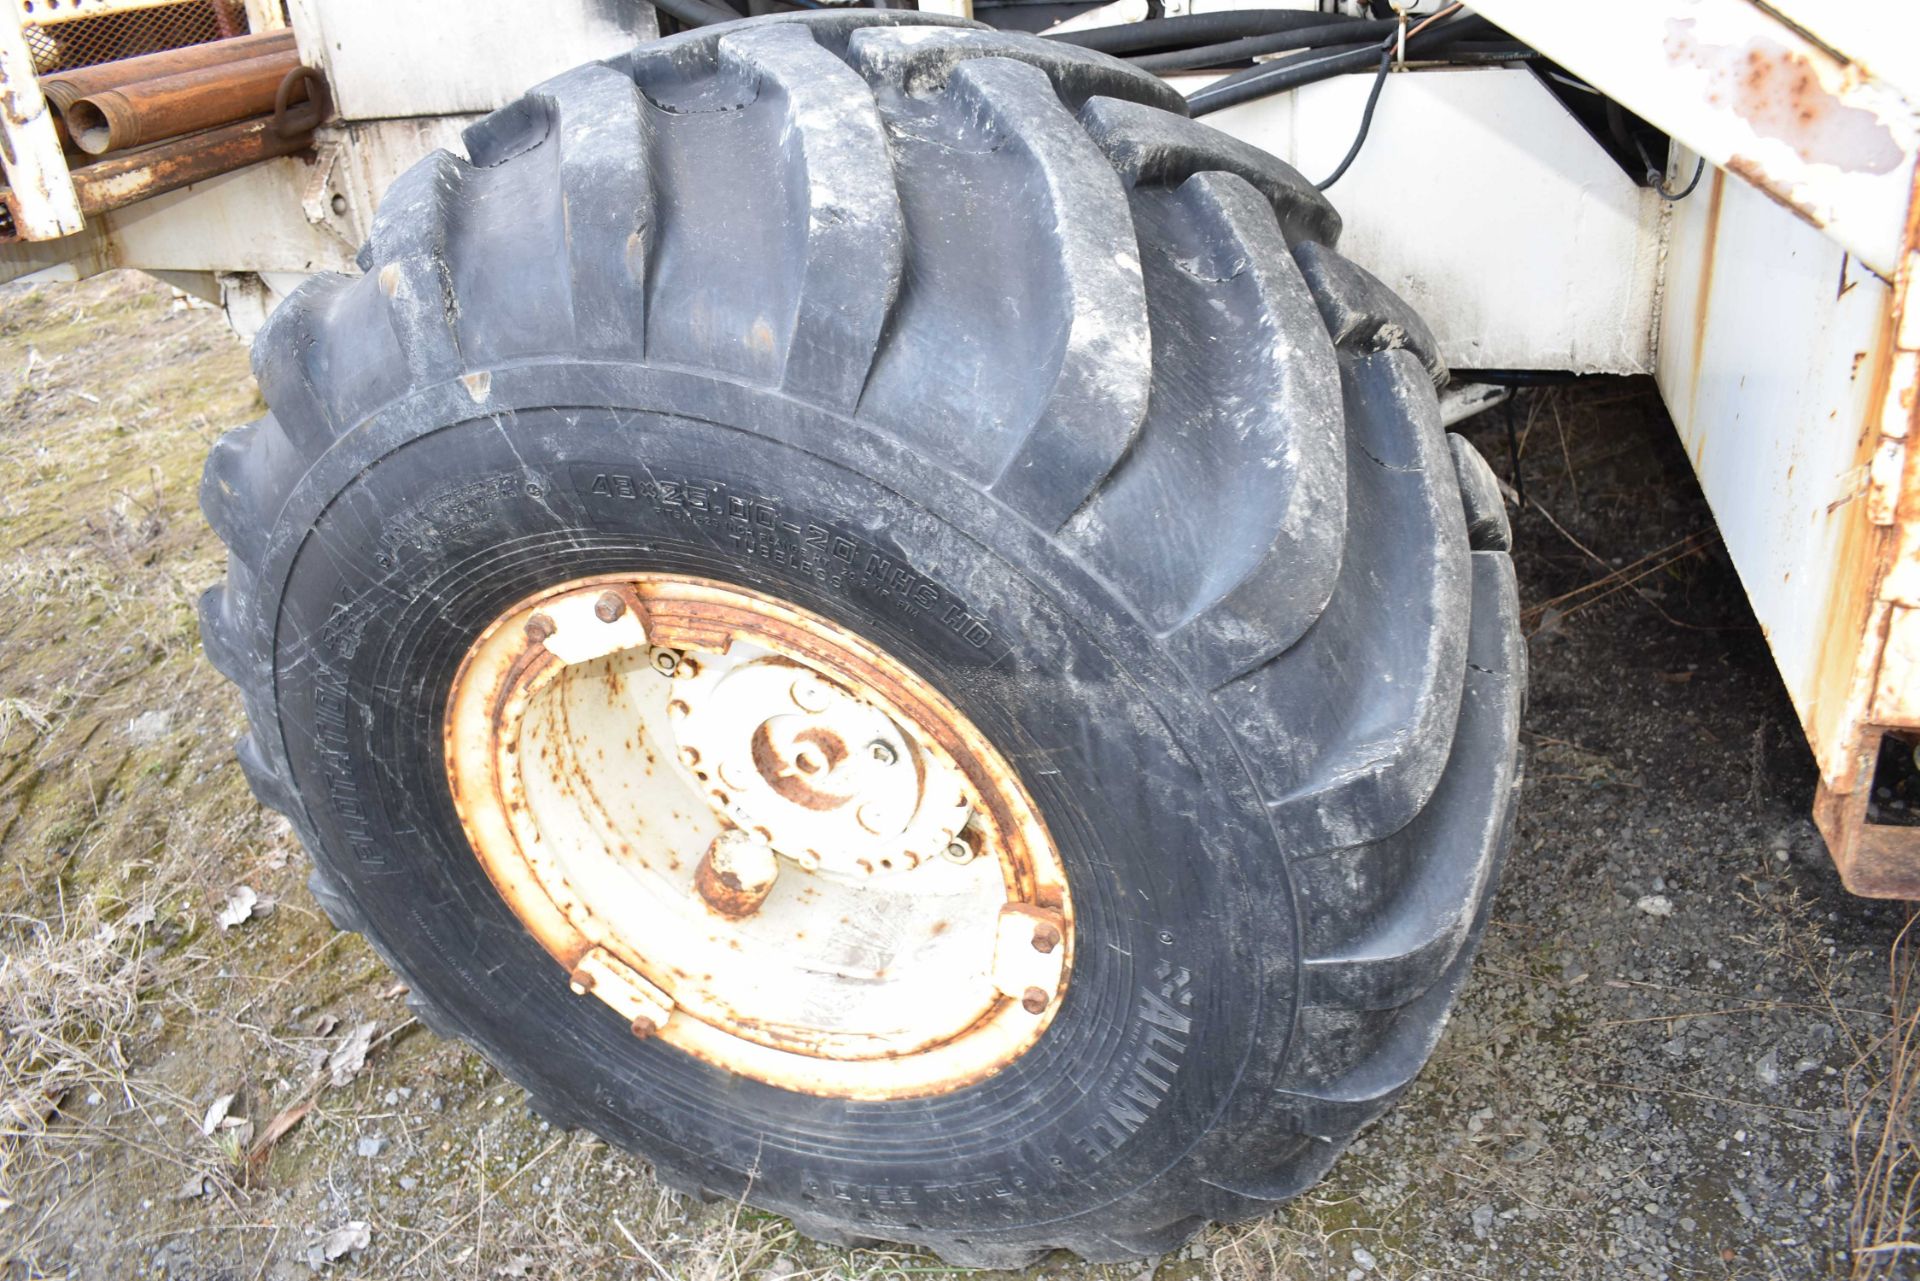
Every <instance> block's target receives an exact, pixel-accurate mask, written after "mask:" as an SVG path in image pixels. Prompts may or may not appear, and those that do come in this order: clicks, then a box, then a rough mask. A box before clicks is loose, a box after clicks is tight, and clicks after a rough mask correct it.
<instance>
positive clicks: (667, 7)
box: [653, 0, 740, 27]
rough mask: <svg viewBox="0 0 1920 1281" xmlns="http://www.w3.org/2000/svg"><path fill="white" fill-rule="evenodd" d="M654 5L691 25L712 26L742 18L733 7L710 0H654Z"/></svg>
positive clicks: (668, 14)
mask: <svg viewBox="0 0 1920 1281" xmlns="http://www.w3.org/2000/svg"><path fill="white" fill-rule="evenodd" d="M653 7H654V8H656V9H658V10H660V12H662V13H664V14H666V15H667V16H668V17H669V18H672V19H674V20H675V21H677V22H680V23H683V24H684V25H686V26H689V27H710V26H712V25H713V24H714V23H716V22H738V21H739V20H740V15H739V14H738V13H736V12H734V11H733V10H732V9H729V8H727V7H726V6H725V5H720V4H713V3H709V0H653Z"/></svg>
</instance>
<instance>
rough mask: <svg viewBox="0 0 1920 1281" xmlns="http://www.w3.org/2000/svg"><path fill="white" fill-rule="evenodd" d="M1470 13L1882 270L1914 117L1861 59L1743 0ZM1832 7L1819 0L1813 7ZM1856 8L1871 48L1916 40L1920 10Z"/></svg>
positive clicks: (1898, 210) (1910, 153)
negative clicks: (1868, 21)
mask: <svg viewBox="0 0 1920 1281" xmlns="http://www.w3.org/2000/svg"><path fill="white" fill-rule="evenodd" d="M1474 7H1475V8H1476V9H1477V10H1478V11H1479V12H1480V13H1482V14H1484V15H1485V16H1486V17H1488V18H1490V19H1492V20H1493V21H1494V22H1497V23H1499V24H1500V25H1501V26H1502V27H1504V28H1506V30H1507V31H1509V32H1510V33H1512V34H1513V35H1514V36H1515V37H1516V38H1517V39H1520V40H1524V41H1525V42H1526V43H1528V44H1530V45H1532V46H1533V47H1534V48H1536V49H1538V50H1540V51H1541V52H1542V53H1544V54H1546V55H1547V56H1548V57H1550V58H1553V59H1554V60H1555V61H1557V62H1559V63H1561V64H1562V65H1563V66H1565V67H1566V68H1567V69H1568V70H1570V71H1572V72H1573V73H1574V74H1576V75H1578V76H1581V77H1583V78H1584V79H1586V80H1588V81H1590V82H1591V83H1592V84H1594V85H1595V86H1596V87H1598V88H1599V89H1600V90H1602V91H1603V92H1605V93H1606V94H1607V95H1609V96H1610V97H1612V98H1613V99H1614V100H1616V101H1617V102H1619V103H1620V104H1621V105H1623V106H1625V107H1626V108H1628V109H1629V110H1631V111H1633V112H1636V113H1638V114H1639V115H1640V116H1642V117H1643V118H1645V119H1646V120H1649V121H1651V122H1652V123H1653V124H1655V125H1657V126H1659V127H1660V128H1662V129H1664V130H1666V131H1667V132H1668V133H1670V134H1672V135H1673V136H1674V137H1675V138H1678V139H1680V141H1682V142H1684V143H1685V144H1686V145H1687V146H1688V147H1690V148H1692V149H1693V150H1694V151H1696V152H1698V153H1699V154H1701V155H1704V156H1706V158H1707V159H1708V161H1709V162H1711V163H1712V164H1715V165H1717V166H1719V167H1721V168H1723V169H1726V170H1727V171H1728V172H1730V173H1735V174H1738V175H1740V176H1741V177H1742V178H1744V179H1746V180H1747V181H1748V182H1750V183H1753V184H1754V185H1756V186H1758V187H1760V188H1762V189H1763V190H1765V191H1768V192H1770V193H1772V194H1773V195H1774V196H1775V197H1776V198H1778V199H1779V200H1781V201H1782V202H1783V203H1785V204H1787V205H1788V206H1789V207H1791V208H1792V209H1794V210H1796V211H1797V212H1798V213H1800V214H1801V216H1803V217H1805V218H1806V219H1808V220H1809V221H1810V222H1812V223H1814V224H1815V225H1816V226H1820V227H1824V228H1825V229H1826V231H1827V233H1828V234H1829V235H1831V236H1832V237H1833V238H1834V239H1836V240H1838V241H1839V242H1840V243H1841V244H1843V245H1845V246H1846V247H1847V248H1849V249H1851V250H1852V251H1853V252H1854V253H1855V254H1856V255H1858V256H1859V257H1860V258H1862V259H1863V260H1864V261H1866V262H1867V263H1868V264H1869V265H1870V266H1872V267H1873V268H1874V270H1876V271H1878V272H1880V274H1881V275H1883V276H1889V277H1890V276H1891V275H1892V274H1893V270H1894V265H1895V263H1896V262H1897V261H1898V259H1899V253H1900V243H1901V239H1900V238H1901V231H1902V228H1903V227H1904V226H1905V221H1906V211H1907V198H1908V195H1909V194H1910V190H1911V187H1912V180H1913V173H1914V158H1915V154H1916V151H1920V111H1916V109H1915V106H1914V104H1913V103H1912V102H1910V101H1909V100H1908V99H1907V98H1905V97H1904V96H1903V95H1902V94H1901V93H1900V92H1899V91H1898V90H1897V89H1895V88H1894V86H1893V85H1892V84H1891V83H1889V82H1886V81H1882V80H1879V79H1876V78H1875V77H1874V76H1873V75H1872V74H1871V67H1872V63H1871V60H1870V61H1869V62H1867V63H1864V64H1862V63H1850V62H1845V61H1842V60H1841V59H1840V58H1837V57H1835V56H1834V54H1833V52H1832V51H1831V50H1829V49H1828V48H1826V47H1824V46H1823V45H1821V44H1818V43H1815V42H1814V41H1812V40H1809V39H1808V38H1807V37H1806V36H1805V35H1803V34H1801V33H1800V31H1799V30H1798V29H1796V28H1795V27H1793V26H1791V25H1789V24H1788V23H1785V22H1782V21H1781V20H1780V19H1779V18H1777V17H1775V16H1774V15H1773V14H1772V13H1770V12H1768V10H1767V9H1766V7H1765V6H1763V5H1759V4H1754V3H1752V2H1751V0H1606V3H1605V4H1595V3H1594V2H1593V0H1476V3H1475V5H1474ZM1842 7H1844V6H1842V5H1840V4H1838V3H1834V2H1833V0H1829V3H1828V5H1826V6H1823V7H1822V8H1821V10H1820V12H1821V13H1822V14H1824V13H1825V12H1826V11H1827V9H1828V8H1831V9H1835V10H1837V9H1840V8H1842ZM1859 7H1861V8H1863V9H1866V10H1868V11H1870V12H1871V13H1873V14H1874V15H1875V17H1876V25H1875V40H1876V43H1875V45H1874V46H1873V47H1882V46H1883V45H1885V44H1887V43H1889V42H1892V43H1896V44H1897V43H1898V41H1900V40H1901V39H1903V38H1904V39H1906V40H1908V41H1909V42H1911V41H1912V40H1913V39H1914V38H1915V35H1914V32H1915V25H1916V16H1915V15H1916V12H1917V11H1920V6H1916V5H1914V4H1913V2H1912V0H1882V2H1881V3H1877V4H1871V5H1864V6H1859ZM1849 30H1851V28H1849ZM1903 32H1904V33H1906V34H1905V35H1904V36H1903V35H1902V33H1903ZM1863 34H1864V33H1862V35H1857V36H1856V37H1855V38H1862V36H1863ZM1864 52H1869V53H1870V52H1871V49H1869V50H1866V51H1864ZM1902 63H1904V59H1902V60H1901V61H1900V62H1896V63H1895V64H1893V65H1896V66H1898V65H1902ZM1902 74H1903V75H1904V74H1906V73H1905V72H1904V71H1903V72H1902Z"/></svg>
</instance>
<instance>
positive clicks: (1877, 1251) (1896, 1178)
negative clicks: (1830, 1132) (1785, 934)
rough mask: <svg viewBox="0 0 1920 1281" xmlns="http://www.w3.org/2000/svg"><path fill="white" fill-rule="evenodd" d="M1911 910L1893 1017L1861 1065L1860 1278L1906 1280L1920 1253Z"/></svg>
mask: <svg viewBox="0 0 1920 1281" xmlns="http://www.w3.org/2000/svg"><path fill="white" fill-rule="evenodd" d="M1916 921H1920V908H1910V909H1909V911H1908V915H1907V923H1906V925H1905V926H1904V927H1903V928H1902V929H1901V931H1900V934H1899V936H1898V937H1897V938H1895V939H1894V942H1893V946H1892V947H1891V948H1890V949H1889V950H1888V955H1887V971H1888V983H1889V993H1890V997H1889V1004H1890V1007H1891V1012H1892V1017H1891V1019H1889V1020H1888V1026H1887V1028H1886V1030H1885V1031H1884V1032H1883V1033H1881V1035H1880V1036H1878V1037H1877V1038H1875V1039H1874V1040H1873V1041H1872V1043H1871V1044H1870V1045H1869V1046H1868V1047H1867V1048H1866V1050H1865V1052H1864V1054H1863V1055H1862V1057H1861V1058H1860V1059H1859V1060H1858V1061H1857V1066H1856V1071H1855V1072H1854V1073H1849V1077H1850V1080H1851V1079H1852V1078H1854V1077H1855V1076H1856V1075H1857V1076H1858V1077H1860V1078H1862V1083H1861V1085H1860V1088H1858V1089H1857V1091H1856V1096H1857V1101H1856V1103H1855V1105H1854V1121H1853V1126H1852V1130H1851V1137H1852V1140H1853V1144H1852V1151H1853V1175H1854V1189H1855V1190H1854V1200H1853V1215H1852V1218H1851V1220H1850V1224H1849V1226H1850V1228H1851V1237H1852V1275H1853V1276H1854V1277H1857V1278H1865V1277H1890V1276H1897V1275H1903V1274H1904V1273H1906V1272H1907V1271H1908V1270H1909V1266H1910V1264H1911V1262H1912V1260H1913V1258H1914V1257H1915V1256H1917V1255H1920V1239H1916V1229H1920V1222H1916V1214H1915V1211H1916V1208H1920V1204H1917V1203H1920V1147H1917V1146H1916V1136H1915V1131H1914V1122H1915V1118H1916V1117H1920V938H1916V937H1915V936H1914V923H1915V922H1916Z"/></svg>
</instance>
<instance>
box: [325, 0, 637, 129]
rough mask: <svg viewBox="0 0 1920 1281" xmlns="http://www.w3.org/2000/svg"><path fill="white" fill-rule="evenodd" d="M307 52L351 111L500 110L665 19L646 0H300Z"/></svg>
mask: <svg viewBox="0 0 1920 1281" xmlns="http://www.w3.org/2000/svg"><path fill="white" fill-rule="evenodd" d="M290 9H291V12H292V14H293V27H294V32H295V35H296V38H297V39H298V41H299V45H300V60H301V61H302V62H304V63H306V64H307V65H309V66H317V67H319V68H320V69H321V70H323V71H324V72H325V73H326V76H327V82H328V84H329V85H331V86H332V89H333V100H334V105H335V108H336V109H337V110H338V112H339V113H340V116H341V118H342V119H346V120H375V119H384V118H391V117H400V116H437V115H452V114H458V113H461V112H483V111H492V110H493V109H494V108H496V107H502V106H505V105H506V104H507V103H509V102H512V101H513V100H514V99H516V98H518V97H519V96H520V95H521V94H523V93H525V92H526V91H527V90H528V89H529V88H531V87H532V86H533V85H536V84H538V83H539V82H540V81H542V80H545V79H547V78H549V77H551V76H555V75H558V74H559V73H560V72H562V71H566V70H568V69H569V68H571V67H576V66H579V65H580V64H581V63H583V62H592V61H594V60H595V59H598V58H607V57H611V56H613V55H614V54H618V53H625V52H626V51H627V50H629V49H631V48H633V47H634V46H635V45H637V44H639V43H640V42H641V41H643V40H650V39H652V38H653V37H654V35H656V34H657V32H658V30H659V28H658V26H657V24H656V23H655V22H654V17H653V9H652V7H651V6H650V5H647V4H644V3H642V0H571V2H569V3H561V4H532V3H524V2H522V3H511V4H509V3H503V2H502V0H481V2H479V3H457V2H455V0H398V2H396V0H290Z"/></svg>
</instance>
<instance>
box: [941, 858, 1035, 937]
mask: <svg viewBox="0 0 1920 1281" xmlns="http://www.w3.org/2000/svg"><path fill="white" fill-rule="evenodd" d="M940 857H942V858H944V859H946V860H947V862H949V863H961V864H966V863H971V862H973V846H971V845H969V844H967V843H966V842H965V841H948V842H947V848H945V849H944V850H941V851H940ZM1040 950H1041V951H1043V952H1045V951H1050V950H1051V949H1049V948H1044V947H1043V948H1041V949H1040Z"/></svg>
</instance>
